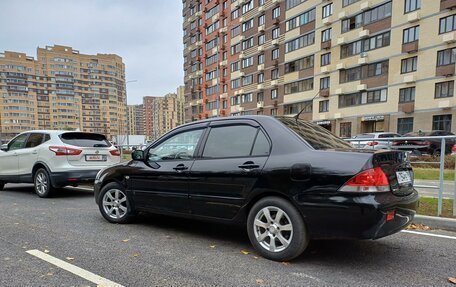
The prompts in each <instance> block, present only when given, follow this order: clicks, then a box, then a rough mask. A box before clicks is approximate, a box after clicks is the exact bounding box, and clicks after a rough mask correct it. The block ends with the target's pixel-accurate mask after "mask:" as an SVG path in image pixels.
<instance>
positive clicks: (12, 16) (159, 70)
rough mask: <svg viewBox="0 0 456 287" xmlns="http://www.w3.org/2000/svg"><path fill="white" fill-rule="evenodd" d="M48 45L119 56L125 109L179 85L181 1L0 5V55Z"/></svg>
mask: <svg viewBox="0 0 456 287" xmlns="http://www.w3.org/2000/svg"><path fill="white" fill-rule="evenodd" d="M54 44H57V45H64V46H71V47H73V48H74V49H76V50H79V52H80V53H81V54H97V53H101V54H117V55H119V56H121V57H122V58H123V61H124V63H125V66H126V80H127V81H134V82H130V83H127V96H128V103H129V104H139V103H142V97H143V96H163V95H165V94H167V93H170V92H175V91H176V88H177V87H178V86H179V85H183V81H184V80H183V78H184V73H183V68H182V65H183V56H182V53H183V44H182V0H0V52H3V51H14V52H24V53H26V54H27V55H28V56H33V57H34V58H36V48H37V47H45V46H52V45H54Z"/></svg>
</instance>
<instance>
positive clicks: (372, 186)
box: [339, 167, 391, 192]
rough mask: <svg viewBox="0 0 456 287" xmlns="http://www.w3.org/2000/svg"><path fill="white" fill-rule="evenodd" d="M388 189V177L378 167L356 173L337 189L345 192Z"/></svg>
mask: <svg viewBox="0 0 456 287" xmlns="http://www.w3.org/2000/svg"><path fill="white" fill-rule="evenodd" d="M390 190H391V189H390V185H389V181H388V178H387V177H386V174H385V173H384V172H383V170H382V169H381V168H380V167H376V168H371V169H368V170H365V171H362V172H360V173H358V174H357V175H355V176H354V177H352V178H351V179H349V180H348V181H347V182H346V183H345V184H344V185H343V186H342V187H341V188H340V189H339V191H345V192H385V191H390Z"/></svg>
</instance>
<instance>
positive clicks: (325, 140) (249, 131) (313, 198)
mask: <svg viewBox="0 0 456 287" xmlns="http://www.w3.org/2000/svg"><path fill="white" fill-rule="evenodd" d="M176 146H183V147H184V148H182V149H179V148H175V147H176ZM132 158H133V160H132V161H129V162H124V163H121V164H118V165H116V166H112V167H108V168H105V169H103V170H101V171H100V172H99V173H98V174H97V177H96V180H95V185H94V191H95V192H94V194H95V201H96V203H97V204H98V206H99V209H100V212H101V214H102V215H103V217H104V218H105V219H106V220H107V221H109V222H112V223H126V222H128V221H130V220H131V219H132V218H133V217H134V216H135V214H136V213H137V212H139V211H146V212H153V213H159V214H166V215H174V216H180V217H187V218H193V219H204V220H211V221H215V222H221V223H233V224H242V225H246V226H247V233H248V235H249V238H250V241H251V243H252V245H253V246H254V248H255V249H256V250H257V251H258V252H259V253H260V254H261V255H263V256H264V257H266V258H269V259H272V260H278V261H283V260H291V259H293V258H295V257H297V256H299V255H300V254H301V253H302V252H303V251H304V249H306V246H307V243H308V242H309V239H324V238H326V239H328V238H352V239H377V238H380V237H384V236H387V235H390V234H393V233H396V232H398V231H400V230H401V229H403V228H404V227H406V226H407V225H408V224H409V223H410V222H411V221H412V219H413V217H414V215H415V208H416V204H417V200H418V194H417V192H416V190H415V189H414V188H413V173H412V168H411V166H410V163H409V162H408V161H407V160H406V155H405V153H404V152H400V151H384V150H382V151H375V150H356V149H353V147H351V146H350V145H349V144H348V143H346V142H345V141H343V140H342V139H340V138H338V137H336V136H334V135H333V134H331V133H330V132H328V131H327V130H326V129H324V128H322V127H319V126H318V125H314V124H312V123H309V122H305V121H303V120H297V119H294V118H287V117H278V118H273V117H266V116H243V117H232V118H217V119H209V120H205V121H199V122H193V123H189V124H186V125H183V126H180V127H178V128H176V129H174V130H172V131H171V132H169V133H168V134H166V135H164V136H163V137H161V138H160V139H159V140H157V141H156V142H154V143H153V144H152V145H150V146H149V147H148V148H147V149H145V150H144V151H142V150H136V151H135V152H134V153H133V154H132Z"/></svg>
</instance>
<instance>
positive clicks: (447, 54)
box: [437, 48, 456, 67]
mask: <svg viewBox="0 0 456 287" xmlns="http://www.w3.org/2000/svg"><path fill="white" fill-rule="evenodd" d="M455 56H456V48H450V49H446V50H442V51H438V52H437V67H439V66H446V65H452V64H454V63H455Z"/></svg>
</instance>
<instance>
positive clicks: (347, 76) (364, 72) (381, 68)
mask: <svg viewBox="0 0 456 287" xmlns="http://www.w3.org/2000/svg"><path fill="white" fill-rule="evenodd" d="M339 73H340V75H339V80H340V83H341V84H342V83H347V82H353V81H358V80H362V79H366V78H369V77H377V76H381V75H387V74H388V61H384V62H379V63H373V64H369V65H363V66H359V67H354V68H350V69H347V70H341V71H340V72H339Z"/></svg>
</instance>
